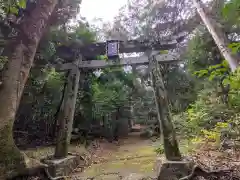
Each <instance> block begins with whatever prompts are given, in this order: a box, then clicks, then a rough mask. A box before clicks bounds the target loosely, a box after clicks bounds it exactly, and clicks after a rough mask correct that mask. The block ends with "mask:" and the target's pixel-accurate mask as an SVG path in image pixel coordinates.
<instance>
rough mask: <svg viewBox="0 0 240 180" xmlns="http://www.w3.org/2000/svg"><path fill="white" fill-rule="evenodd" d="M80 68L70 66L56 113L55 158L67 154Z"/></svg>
mask: <svg viewBox="0 0 240 180" xmlns="http://www.w3.org/2000/svg"><path fill="white" fill-rule="evenodd" d="M81 61H82V57H80V58H79V59H77V60H76V61H75V63H76V64H78V63H80V62H81ZM79 80H80V70H79V69H76V68H74V67H73V68H71V70H70V73H69V76H68V83H67V88H66V90H65V92H64V101H63V102H62V105H61V109H60V112H59V114H58V124H59V130H58V136H57V145H56V149H55V154H54V156H55V158H64V157H66V156H67V155H68V146H69V144H70V138H71V133H72V125H73V118H74V113H75V105H76V99H77V93H78V89H79Z"/></svg>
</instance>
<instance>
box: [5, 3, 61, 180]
mask: <svg viewBox="0 0 240 180" xmlns="http://www.w3.org/2000/svg"><path fill="white" fill-rule="evenodd" d="M57 2H58V1H57V0H41V1H37V7H36V8H35V9H34V10H33V11H32V12H31V13H30V15H29V16H26V18H25V19H24V21H23V22H22V24H21V25H19V29H20V31H19V33H18V34H17V36H16V37H15V38H13V39H12V41H11V42H10V43H9V45H8V46H7V47H6V48H5V49H6V55H7V57H8V62H7V64H6V68H4V71H3V75H2V82H3V84H2V85H1V87H0V102H1V104H0V157H1V158H0V169H1V171H2V172H0V174H1V175H4V176H6V173H7V172H10V171H11V170H18V168H22V167H24V166H23V161H24V156H23V155H22V154H21V153H20V151H19V150H18V148H17V147H16V146H15V143H14V140H13V135H12V128H13V123H14V119H15V115H16V111H17V109H18V106H19V103H20V99H21V96H22V92H23V89H24V86H25V83H26V80H27V78H28V75H29V71H30V68H31V66H32V63H33V60H34V56H35V53H36V49H37V46H38V44H39V41H40V39H41V36H42V34H43V31H44V29H45V28H46V25H47V23H48V19H49V17H50V15H51V13H52V12H53V9H54V7H55V6H56V4H57Z"/></svg>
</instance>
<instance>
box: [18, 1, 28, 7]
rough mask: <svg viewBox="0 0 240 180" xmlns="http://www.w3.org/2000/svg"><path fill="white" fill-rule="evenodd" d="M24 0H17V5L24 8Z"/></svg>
mask: <svg viewBox="0 0 240 180" xmlns="http://www.w3.org/2000/svg"><path fill="white" fill-rule="evenodd" d="M26 3H27V2H26V0H19V1H18V6H19V7H21V8H23V9H25V8H26Z"/></svg>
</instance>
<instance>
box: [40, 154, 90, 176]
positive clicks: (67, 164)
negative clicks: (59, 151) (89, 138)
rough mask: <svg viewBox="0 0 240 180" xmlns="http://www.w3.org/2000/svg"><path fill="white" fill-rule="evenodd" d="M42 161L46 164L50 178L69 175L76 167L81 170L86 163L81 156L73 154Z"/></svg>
mask: <svg viewBox="0 0 240 180" xmlns="http://www.w3.org/2000/svg"><path fill="white" fill-rule="evenodd" d="M43 162H44V163H45V164H47V165H48V167H47V168H46V169H47V171H48V175H49V176H50V177H51V178H61V177H66V176H69V175H71V174H72V173H73V171H74V170H76V168H78V169H79V170H80V172H81V171H83V169H84V167H85V166H86V164H87V163H86V160H85V159H84V158H83V157H82V156H80V155H73V154H69V155H68V156H67V157H65V158H61V159H54V158H52V159H51V158H49V159H45V160H43Z"/></svg>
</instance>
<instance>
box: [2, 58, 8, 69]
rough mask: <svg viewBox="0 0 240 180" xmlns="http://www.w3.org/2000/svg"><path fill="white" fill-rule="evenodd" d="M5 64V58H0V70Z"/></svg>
mask: <svg viewBox="0 0 240 180" xmlns="http://www.w3.org/2000/svg"><path fill="white" fill-rule="evenodd" d="M6 62H7V57H5V56H0V70H1V69H3V67H4V65H5V63H6Z"/></svg>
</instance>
